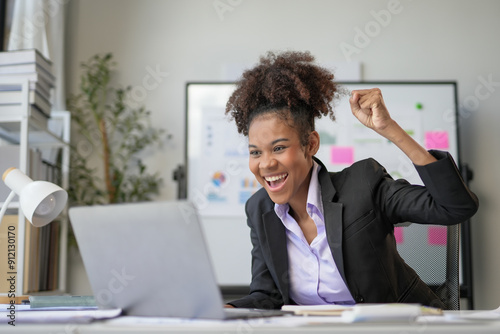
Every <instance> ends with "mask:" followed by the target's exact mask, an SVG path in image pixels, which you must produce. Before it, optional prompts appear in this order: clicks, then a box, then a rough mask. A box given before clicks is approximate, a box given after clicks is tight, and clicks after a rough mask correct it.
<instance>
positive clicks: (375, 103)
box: [349, 88, 395, 135]
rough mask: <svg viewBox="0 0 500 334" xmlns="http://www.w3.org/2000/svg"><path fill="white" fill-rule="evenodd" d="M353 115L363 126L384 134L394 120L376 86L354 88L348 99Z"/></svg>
mask: <svg viewBox="0 0 500 334" xmlns="http://www.w3.org/2000/svg"><path fill="white" fill-rule="evenodd" d="M349 103H350V104H351V111H352V113H353V115H354V116H355V117H356V118H357V119H358V120H359V121H360V122H361V123H362V124H363V125H365V126H367V127H369V128H370V129H373V130H375V131H376V132H377V133H380V134H381V135H384V132H385V130H386V129H387V128H388V127H389V126H393V125H394V123H395V122H394V121H393V120H392V118H391V116H390V115H389V111H388V110H387V107H386V106H385V103H384V99H383V97H382V92H381V91H380V89H378V88H373V89H362V90H354V91H352V93H351V98H350V99H349Z"/></svg>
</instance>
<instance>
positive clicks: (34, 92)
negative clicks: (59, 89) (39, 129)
mask: <svg viewBox="0 0 500 334" xmlns="http://www.w3.org/2000/svg"><path fill="white" fill-rule="evenodd" d="M23 79H24V80H26V79H27V80H29V94H28V95H29V97H28V98H29V103H30V109H29V110H28V112H29V115H30V116H31V117H32V118H33V119H35V120H36V122H38V123H39V125H41V126H43V127H46V126H47V120H48V118H49V117H50V112H51V109H52V105H51V102H50V101H51V90H52V88H54V83H55V77H54V75H53V72H52V63H51V62H50V61H49V60H47V59H46V58H44V57H43V56H42V54H41V53H40V52H39V51H37V50H36V49H30V50H18V51H6V52H0V80H1V82H2V83H1V84H0V117H2V116H13V115H19V114H21V113H23V112H24V110H22V109H21V108H22V107H21V101H22V96H23V95H22V91H21V88H22V87H21V85H20V84H19V82H20V81H22V80H23ZM10 80H12V84H10V83H9V81H10Z"/></svg>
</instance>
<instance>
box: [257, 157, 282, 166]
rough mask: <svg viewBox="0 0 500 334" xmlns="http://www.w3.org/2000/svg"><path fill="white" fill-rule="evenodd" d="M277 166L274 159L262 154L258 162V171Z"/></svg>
mask: <svg viewBox="0 0 500 334" xmlns="http://www.w3.org/2000/svg"><path fill="white" fill-rule="evenodd" d="M277 164H278V162H277V161H276V159H274V158H273V157H272V156H270V155H268V154H264V155H263V156H262V158H261V160H260V165H259V167H260V169H271V168H273V167H275V166H276V165H277Z"/></svg>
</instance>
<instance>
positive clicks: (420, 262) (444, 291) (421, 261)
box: [395, 224, 460, 310]
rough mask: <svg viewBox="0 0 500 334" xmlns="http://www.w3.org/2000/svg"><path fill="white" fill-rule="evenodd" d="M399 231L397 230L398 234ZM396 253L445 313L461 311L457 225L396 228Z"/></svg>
mask: <svg viewBox="0 0 500 334" xmlns="http://www.w3.org/2000/svg"><path fill="white" fill-rule="evenodd" d="M398 229H399V230H398ZM395 235H396V241H397V243H398V251H399V253H400V254H401V256H402V257H403V259H404V260H405V261H406V262H407V263H408V265H410V266H411V267H412V268H413V269H414V270H415V271H416V272H417V273H418V274H419V275H420V277H421V278H422V280H423V281H424V282H425V283H426V284H427V285H428V286H429V287H430V288H431V289H432V290H433V291H434V292H435V293H436V294H437V295H438V297H439V298H440V299H441V301H442V302H443V303H444V305H445V308H446V309H447V310H459V309H460V276H459V275H460V273H459V270H460V225H453V226H437V225H419V224H409V225H407V226H401V227H396V230H395Z"/></svg>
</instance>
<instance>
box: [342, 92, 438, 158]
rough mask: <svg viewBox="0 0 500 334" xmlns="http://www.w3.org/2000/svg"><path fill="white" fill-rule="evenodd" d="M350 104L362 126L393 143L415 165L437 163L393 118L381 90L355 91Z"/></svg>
mask: <svg viewBox="0 0 500 334" xmlns="http://www.w3.org/2000/svg"><path fill="white" fill-rule="evenodd" d="M349 102H350V104H351V111H352V113H353V115H354V116H355V117H356V118H357V119H358V120H359V121H360V122H361V123H362V124H364V125H365V126H367V127H369V128H370V129H373V130H374V131H375V132H377V133H378V134H380V135H381V136H383V137H384V138H387V139H388V140H390V141H391V142H393V143H394V144H395V145H396V146H397V147H398V148H399V149H400V150H401V151H403V152H404V153H405V154H406V155H407V156H408V158H410V160H411V161H412V162H413V163H414V164H415V165H418V166H424V165H427V164H429V163H431V162H434V161H436V158H434V157H433V156H432V155H431V154H430V153H429V152H427V150H426V149H425V148H424V147H422V146H421V145H420V144H418V143H417V142H416V141H415V140H414V139H413V138H412V137H411V136H410V135H408V133H406V131H404V130H403V129H402V128H401V127H400V126H399V124H398V123H396V121H394V120H393V119H392V118H391V116H390V114H389V111H388V110H387V107H386V106H385V103H384V99H383V97H382V92H381V91H380V89H378V88H373V89H364V90H355V91H353V92H352V94H351V98H350V99H349Z"/></svg>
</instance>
